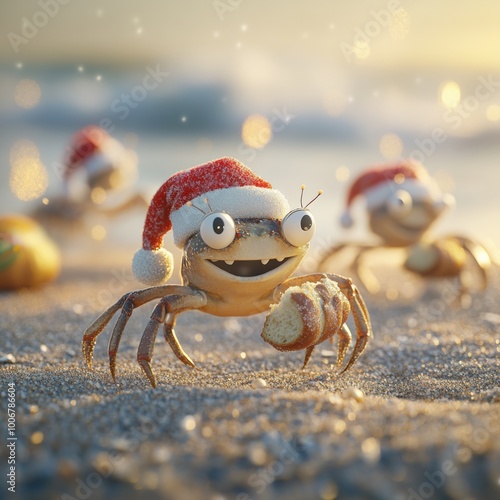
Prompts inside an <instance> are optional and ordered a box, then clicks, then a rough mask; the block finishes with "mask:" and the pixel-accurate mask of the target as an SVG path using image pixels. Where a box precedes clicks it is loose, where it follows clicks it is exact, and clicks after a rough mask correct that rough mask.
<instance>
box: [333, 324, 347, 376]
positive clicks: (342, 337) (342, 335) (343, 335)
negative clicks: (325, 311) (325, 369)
mask: <svg viewBox="0 0 500 500" xmlns="http://www.w3.org/2000/svg"><path fill="white" fill-rule="evenodd" d="M337 335H338V336H339V342H338V353H337V368H340V367H341V366H342V361H344V358H345V353H346V352H347V349H348V348H349V346H350V345H351V340H352V334H351V331H350V330H349V327H348V326H347V325H346V324H343V325H342V328H341V329H340V330H339V331H338V332H337ZM331 340H332V342H333V337H332V338H331Z"/></svg>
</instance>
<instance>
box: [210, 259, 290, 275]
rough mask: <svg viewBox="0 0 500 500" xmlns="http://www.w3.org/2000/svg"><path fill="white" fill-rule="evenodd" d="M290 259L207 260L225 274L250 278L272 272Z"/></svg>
mask: <svg viewBox="0 0 500 500" xmlns="http://www.w3.org/2000/svg"><path fill="white" fill-rule="evenodd" d="M288 259H290V257H285V258H284V259H280V260H278V259H262V260H209V262H210V263H211V264H213V265H214V266H216V267H218V268H219V269H222V270H223V271H225V272H226V273H229V274H232V275H233V276H239V277H240V278H252V277H255V276H260V275H262V274H266V273H268V272H269V271H274V269H277V268H278V267H280V266H281V265H282V264H284V263H285V262H286V261H287V260H288Z"/></svg>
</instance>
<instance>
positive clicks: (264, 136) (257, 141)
mask: <svg viewBox="0 0 500 500" xmlns="http://www.w3.org/2000/svg"><path fill="white" fill-rule="evenodd" d="M272 136H273V132H272V129H271V124H270V123H269V120H268V119H267V118H266V117H265V116H262V115H251V116H249V117H248V118H247V119H246V120H245V121H244V122H243V126H242V128H241V138H242V139H243V142H244V143H245V144H246V145H247V146H249V147H251V148H255V149H262V148H263V147H264V146H266V144H268V143H269V141H270V140H271V138H272Z"/></svg>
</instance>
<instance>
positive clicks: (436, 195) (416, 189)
mask: <svg viewBox="0 0 500 500" xmlns="http://www.w3.org/2000/svg"><path fill="white" fill-rule="evenodd" d="M400 189H402V190H404V191H407V192H408V193H409V194H410V195H411V197H412V198H413V199H414V200H419V201H421V200H429V201H432V202H438V201H440V200H441V199H442V194H441V191H440V190H439V188H438V187H437V185H436V184H435V183H434V182H432V181H430V180H428V181H425V182H422V181H421V180H416V179H406V180H405V181H404V182H402V183H401V184H398V183H396V182H382V183H380V184H377V185H376V186H375V187H373V188H371V189H368V190H366V191H365V193H364V195H365V199H366V208H367V209H368V210H370V211H371V210H375V209H376V208H378V207H380V206H382V205H383V204H384V203H385V202H386V201H387V200H388V199H389V198H390V197H391V195H392V194H393V193H395V192H396V191H398V190H400Z"/></svg>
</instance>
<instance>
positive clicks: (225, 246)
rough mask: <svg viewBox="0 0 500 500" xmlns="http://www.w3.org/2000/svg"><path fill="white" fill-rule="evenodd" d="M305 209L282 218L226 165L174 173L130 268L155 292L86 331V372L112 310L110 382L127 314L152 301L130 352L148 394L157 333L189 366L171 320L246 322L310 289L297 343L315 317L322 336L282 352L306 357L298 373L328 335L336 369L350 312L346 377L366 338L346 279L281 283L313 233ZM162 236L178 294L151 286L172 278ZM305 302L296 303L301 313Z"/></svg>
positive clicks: (250, 176)
mask: <svg viewBox="0 0 500 500" xmlns="http://www.w3.org/2000/svg"><path fill="white" fill-rule="evenodd" d="M302 193H303V188H302ZM319 194H320V193H318V196H319ZM316 198H317V197H316ZM316 198H314V199H316ZM312 201H314V200H312ZM310 203H311V202H310ZM310 203H309V204H307V205H306V206H304V207H301V208H298V209H295V210H291V211H290V208H289V206H288V202H287V201H286V199H285V197H284V196H283V195H282V194H281V193H280V192H279V191H277V190H275V189H273V188H272V186H271V184H269V183H268V182H266V181H265V180H264V179H262V178H260V177H258V176H256V175H255V174H254V173H253V172H252V171H251V170H250V169H248V168H247V167H245V166H244V165H243V164H241V163H240V162H238V161H237V160H235V159H233V158H221V159H218V160H214V161H212V162H209V163H206V164H203V165H199V166H196V167H193V168H191V169H188V170H183V171H180V172H177V173H176V174H174V175H173V176H172V177H170V178H169V179H168V180H167V181H166V182H165V183H164V184H163V185H162V186H161V187H160V189H159V190H158V191H157V193H156V194H155V196H154V197H153V199H152V201H151V204H150V207H149V209H148V213H147V216H146V221H145V224H144V231H143V244H142V248H141V249H140V250H138V251H137V252H136V254H135V255H134V259H133V263H132V268H133V271H134V274H135V276H136V277H137V278H138V279H139V280H140V281H141V282H143V283H145V284H148V285H156V286H152V287H150V288H145V289H143V290H139V291H134V292H130V293H127V294H126V295H124V296H123V297H122V298H121V299H120V300H118V302H116V303H115V304H113V305H112V306H111V307H110V308H109V309H107V310H106V311H104V312H103V313H102V314H101V315H100V316H99V317H98V318H97V319H96V320H95V321H94V322H93V323H92V324H91V325H90V326H89V327H88V328H87V330H86V331H85V332H84V335H83V341H82V350H83V355H84V358H85V361H86V363H87V365H88V367H89V368H92V356H93V350H94V346H95V343H96V340H97V336H98V335H99V334H100V333H101V332H102V331H103V329H104V328H105V326H106V324H107V323H108V322H109V321H110V320H111V318H112V317H113V315H114V314H115V313H116V312H117V311H118V310H120V309H121V313H120V316H119V318H118V320H117V322H116V324H115V327H114V329H113V332H112V334H111V337H110V340H109V346H108V351H109V361H110V371H111V375H112V377H113V379H115V365H116V355H117V351H118V346H119V343H120V339H121V336H122V333H123V330H124V328H125V325H126V324H127V321H128V319H129V318H130V316H131V314H132V312H133V310H134V309H135V308H137V307H139V306H141V305H143V304H145V303H146V302H150V301H152V300H155V299H160V301H159V303H158V304H157V305H156V307H155V308H154V310H153V313H152V315H151V319H150V321H149V323H148V325H147V327H146V329H145V331H144V333H143V335H142V338H141V341H140V344H139V348H138V352H137V361H138V363H139V365H140V366H141V368H142V370H143V371H144V373H145V375H146V377H147V378H148V380H149V382H150V384H151V385H152V386H153V387H155V386H156V377H155V374H154V373H153V369H152V366H151V360H152V357H153V349H154V344H155V339H156V335H157V332H158V328H159V326H160V324H163V332H164V336H165V339H166V341H167V342H168V344H169V345H170V347H171V348H172V350H173V352H174V354H175V355H176V356H177V358H178V359H179V360H181V361H182V362H183V363H184V364H186V365H189V366H191V367H194V366H195V364H194V362H193V361H192V360H191V358H190V357H189V356H188V355H187V354H186V353H185V352H184V350H183V348H182V347H181V345H180V343H179V341H178V339H177V337H176V334H175V333H174V326H175V321H176V317H177V315H178V314H180V313H181V312H184V311H187V310H190V309H197V310H199V311H202V312H206V313H209V314H213V315H216V316H248V315H252V314H256V313H260V312H262V311H266V310H268V309H269V307H270V305H272V304H276V303H278V302H279V300H280V297H281V296H282V294H283V293H284V292H285V291H286V290H287V289H288V288H290V287H300V286H301V285H304V284H307V283H313V284H315V287H316V288H315V292H314V293H316V295H317V296H316V298H317V299H318V300H317V301H316V302H317V303H321V304H324V307H322V310H321V311H319V310H318V309H314V308H310V309H309V310H308V309H307V307H305V308H304V309H301V310H303V311H304V316H308V317H304V318H303V319H304V325H305V327H304V333H305V336H306V337H307V336H308V334H310V333H311V331H310V330H311V328H309V330H308V325H309V326H310V325H312V324H313V323H314V321H312V320H313V319H314V316H317V317H319V316H321V320H322V325H324V326H323V327H322V328H323V329H324V331H322V332H316V333H321V335H319V334H318V335H316V336H315V337H314V338H312V337H310V336H309V337H308V338H309V339H310V340H307V339H306V340H304V339H303V340H302V341H301V342H298V343H295V344H294V345H295V346H297V347H296V349H294V348H293V347H290V345H289V346H288V348H287V346H284V349H282V350H299V349H306V356H305V360H304V366H305V365H306V364H307V361H308V360H309V357H310V355H311V353H312V351H313V349H314V347H315V345H316V344H317V343H319V342H320V341H321V342H323V341H324V340H326V339H328V338H331V337H333V336H334V335H335V334H336V333H338V336H339V347H338V351H339V353H338V358H337V361H338V365H339V367H340V366H341V364H342V362H343V359H344V354H345V352H346V350H347V348H348V346H349V344H350V339H351V335H350V332H349V329H348V328H347V325H345V321H346V319H347V316H348V315H349V312H350V311H351V312H352V314H353V319H354V324H355V327H356V333H357V340H356V343H355V346H354V348H353V350H352V354H351V357H350V359H349V361H348V362H347V364H346V367H345V368H344V371H345V370H347V369H349V368H350V367H351V366H352V365H353V364H354V362H355V361H356V360H357V359H358V357H359V356H360V355H361V353H362V352H363V350H364V349H365V347H366V344H367V342H368V339H369V338H370V337H371V335H372V332H371V325H370V318H369V314H368V311H367V308H366V306H365V304H364V302H363V299H362V297H361V296H360V294H359V292H358V290H357V288H356V287H355V286H354V285H353V283H352V281H351V279H349V278H344V277H342V276H338V275H335V274H328V275H326V274H322V273H317V274H310V275H306V276H299V277H292V278H290V276H291V275H292V273H293V272H294V271H295V270H296V269H297V267H298V266H299V264H300V262H301V260H302V258H303V257H304V255H305V254H306V252H307V250H308V248H309V242H310V240H311V238H312V237H313V234H314V231H315V222H314V218H313V215H312V213H311V212H310V211H309V209H308V206H309V205H310ZM301 205H302V196H301ZM171 229H172V230H173V236H174V243H175V244H176V245H177V246H179V247H180V248H182V249H183V258H182V282H183V284H182V285H171V284H161V283H164V282H165V281H166V280H167V279H168V278H169V277H170V276H171V274H172V269H173V258H172V254H171V253H170V252H168V251H167V250H166V249H164V248H162V239H163V236H164V235H165V234H166V233H167V232H168V231H169V230H171ZM325 283H326V284H327V285H328V286H325ZM329 285H333V286H329ZM299 295H300V293H299ZM319 299H321V300H319ZM307 300H309V299H307ZM306 302H307V301H303V302H302V304H303V305H304V304H305V305H307V304H306ZM316 319H317V318H316ZM315 324H319V323H318V322H316V323H315Z"/></svg>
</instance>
